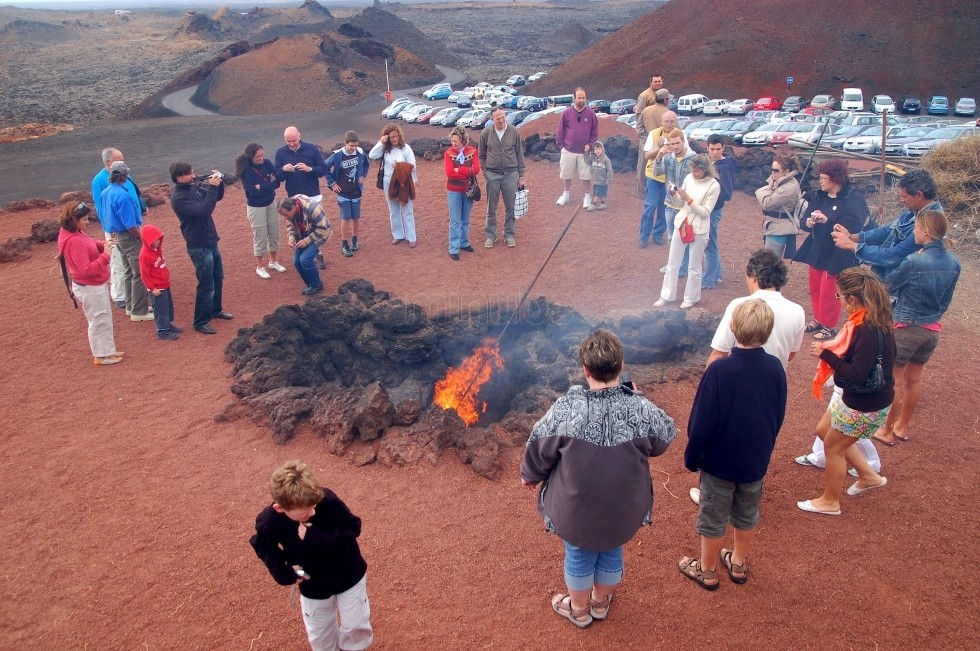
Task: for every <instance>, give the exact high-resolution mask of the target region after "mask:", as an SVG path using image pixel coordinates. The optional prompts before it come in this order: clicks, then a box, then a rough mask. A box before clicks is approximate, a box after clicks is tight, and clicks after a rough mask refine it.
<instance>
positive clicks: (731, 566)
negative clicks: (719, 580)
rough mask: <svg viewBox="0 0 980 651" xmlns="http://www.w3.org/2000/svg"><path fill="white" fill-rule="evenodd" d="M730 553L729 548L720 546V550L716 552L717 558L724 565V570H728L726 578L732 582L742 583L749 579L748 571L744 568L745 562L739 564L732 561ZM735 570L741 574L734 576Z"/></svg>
mask: <svg viewBox="0 0 980 651" xmlns="http://www.w3.org/2000/svg"><path fill="white" fill-rule="evenodd" d="M732 553H733V551H732V550H731V549H726V548H724V547H722V548H721V551H720V552H718V558H720V559H721V564H722V565H724V566H725V571H726V572H728V578H729V579H731V580H732V583H737V584H739V585H742V584H743V583H745V582H746V581H748V580H749V572H748V570H747V569H745V563H742V564H741V565H736V564H735V563H732ZM735 572H741V574H742V576H735Z"/></svg>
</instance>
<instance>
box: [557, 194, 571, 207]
mask: <svg viewBox="0 0 980 651" xmlns="http://www.w3.org/2000/svg"><path fill="white" fill-rule="evenodd" d="M571 198H572V197H571V195H569V194H568V193H567V192H562V193H561V196H560V197H558V201H556V202H555V203H556V204H558V205H559V206H564V205H566V204H567V203H568V201H569V199H571Z"/></svg>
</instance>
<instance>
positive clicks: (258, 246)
mask: <svg viewBox="0 0 980 651" xmlns="http://www.w3.org/2000/svg"><path fill="white" fill-rule="evenodd" d="M235 174H236V175H237V176H238V178H239V180H241V182H242V189H243V190H245V204H246V214H247V217H248V223H249V225H250V226H251V227H252V250H253V252H254V253H255V262H256V267H255V273H256V274H257V275H258V277H259V278H264V279H266V280H268V279H269V278H271V276H270V275H269V272H268V271H266V269H265V267H266V265H264V264H263V262H262V258H263V256H265V255H268V256H269V264H268V265H267V266H268V267H269V269H272V270H273V271H278V272H279V273H283V272H285V271H286V267H284V266H282V265H281V264H279V260H278V259H277V252H278V251H279V212H278V210H277V205H276V189H277V188H278V187H279V184H280V183H281V181H280V180H279V179H278V178H276V168H275V166H274V165H273V164H272V161H269V160H267V159H266V157H265V150H264V149H263V148H262V145H260V144H258V143H255V142H250V143H249V144H248V145H246V146H245V151H244V152H243V153H242V154H241V155H239V156H238V158H236V159H235Z"/></svg>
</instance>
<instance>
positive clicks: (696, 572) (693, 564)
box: [677, 556, 719, 590]
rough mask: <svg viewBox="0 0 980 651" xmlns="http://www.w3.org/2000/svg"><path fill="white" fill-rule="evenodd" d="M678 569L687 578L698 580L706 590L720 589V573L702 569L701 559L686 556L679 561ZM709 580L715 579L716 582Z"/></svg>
mask: <svg viewBox="0 0 980 651" xmlns="http://www.w3.org/2000/svg"><path fill="white" fill-rule="evenodd" d="M677 569H678V570H680V572H681V574H683V575H684V576H686V577H687V578H689V579H691V580H693V581H696V582H697V584H698V585H699V586H701V587H702V588H704V589H705V590H717V589H718V584H719V581H718V573H717V572H715V571H714V570H703V569H701V561H699V560H698V559H696V558H688V557H687V556H685V557H684V558H682V559H681V560H679V561H677ZM708 581H714V583H708Z"/></svg>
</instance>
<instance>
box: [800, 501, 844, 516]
mask: <svg viewBox="0 0 980 651" xmlns="http://www.w3.org/2000/svg"><path fill="white" fill-rule="evenodd" d="M796 508H798V509H799V510H801V511H806V512H807V513H819V514H820V515H840V509H837V510H836V511H821V510H820V509H818V508H817V507H815V506H814V505H813V504H812V503H811V502H810V500H803V501H802V502H797V503H796Z"/></svg>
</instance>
